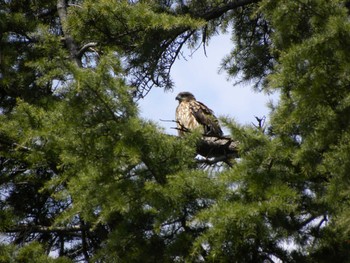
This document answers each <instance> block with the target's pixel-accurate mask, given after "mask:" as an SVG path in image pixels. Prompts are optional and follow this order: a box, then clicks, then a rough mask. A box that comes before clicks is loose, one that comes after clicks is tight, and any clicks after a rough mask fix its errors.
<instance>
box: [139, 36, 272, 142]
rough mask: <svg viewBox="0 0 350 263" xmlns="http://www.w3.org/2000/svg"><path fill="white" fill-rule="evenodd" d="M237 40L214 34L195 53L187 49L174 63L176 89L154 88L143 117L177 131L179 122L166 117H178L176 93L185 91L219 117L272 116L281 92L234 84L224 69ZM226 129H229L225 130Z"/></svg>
mask: <svg viewBox="0 0 350 263" xmlns="http://www.w3.org/2000/svg"><path fill="white" fill-rule="evenodd" d="M232 46H233V43H232V41H231V40H230V35H228V34H226V35H220V36H216V37H213V38H212V39H211V40H210V42H209V46H207V47H206V55H205V53H204V50H203V47H201V48H199V49H198V50H197V51H196V52H195V53H194V54H192V56H191V51H189V50H185V51H184V55H185V59H184V58H182V57H180V58H178V59H177V61H176V62H175V63H174V65H173V68H172V71H171V76H172V79H173V81H174V83H175V85H174V89H173V91H166V92H165V91H164V90H163V89H161V88H153V89H152V90H151V91H150V92H149V93H148V95H147V96H146V97H145V98H144V99H141V100H140V101H139V109H140V113H141V117H143V118H145V119H149V120H152V121H154V122H156V123H158V125H159V126H161V127H163V128H164V130H165V132H166V133H168V134H174V135H175V134H177V131H176V130H175V129H173V127H175V126H176V124H175V123H172V122H165V121H162V120H175V109H176V107H177V105H178V101H176V100H175V97H176V95H177V94H178V93H179V92H182V91H189V92H191V93H193V94H194V96H195V97H196V99H197V100H198V101H201V102H203V103H204V104H205V105H207V106H208V107H209V108H210V109H212V110H213V111H214V113H215V115H216V116H217V117H220V116H225V117H230V118H233V119H234V120H235V121H236V122H238V123H239V124H251V123H255V124H257V122H256V120H255V116H257V117H263V116H266V117H268V115H269V112H270V110H269V108H268V107H267V104H268V102H270V101H271V100H272V101H273V102H274V103H276V101H277V100H278V96H277V94H273V95H269V96H268V95H266V94H264V93H257V92H254V91H253V89H252V87H251V86H249V85H248V84H242V85H234V83H235V80H234V79H230V80H228V75H227V73H226V72H224V71H223V72H220V73H219V69H220V64H221V61H222V59H223V58H224V57H225V56H226V55H228V54H229V53H230V51H231V50H232ZM224 132H225V129H224Z"/></svg>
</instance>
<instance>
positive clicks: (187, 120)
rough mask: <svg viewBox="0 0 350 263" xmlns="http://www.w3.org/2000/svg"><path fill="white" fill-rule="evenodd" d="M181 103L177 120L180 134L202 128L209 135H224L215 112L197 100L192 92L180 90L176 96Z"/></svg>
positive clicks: (177, 110) (177, 112)
mask: <svg viewBox="0 0 350 263" xmlns="http://www.w3.org/2000/svg"><path fill="white" fill-rule="evenodd" d="M176 100H178V101H179V105H178V106H177V108H176V122H177V128H178V131H179V136H183V135H184V134H185V133H186V132H187V131H192V130H195V129H198V128H200V129H201V132H202V133H203V134H204V135H207V136H217V137H221V136H222V135H223V133H222V130H221V128H220V125H219V122H218V120H217V118H216V117H215V116H214V112H213V111H212V110H211V109H209V108H208V107H207V106H205V105H204V104H203V103H201V102H199V101H197V100H196V98H195V97H194V96H193V94H192V93H190V92H180V93H179V94H178V95H177V96H176Z"/></svg>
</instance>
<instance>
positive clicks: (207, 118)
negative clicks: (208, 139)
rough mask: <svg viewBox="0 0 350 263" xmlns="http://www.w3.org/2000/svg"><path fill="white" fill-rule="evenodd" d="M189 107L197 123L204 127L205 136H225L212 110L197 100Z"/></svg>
mask: <svg viewBox="0 0 350 263" xmlns="http://www.w3.org/2000/svg"><path fill="white" fill-rule="evenodd" d="M189 106H190V110H191V112H192V114H193V116H194V117H195V118H196V120H197V122H198V123H200V124H201V125H203V127H204V134H205V135H213V136H222V135H223V132H222V130H221V128H220V125H219V122H218V120H217V118H216V117H215V115H214V112H213V111H212V110H211V109H209V108H208V107H207V106H206V105H204V104H203V103H201V102H199V101H196V100H193V101H191V102H190V104H189Z"/></svg>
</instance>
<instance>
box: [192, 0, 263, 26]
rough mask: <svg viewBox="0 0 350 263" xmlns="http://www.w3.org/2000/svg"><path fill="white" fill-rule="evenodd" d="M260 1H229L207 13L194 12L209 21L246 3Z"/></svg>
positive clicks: (196, 15) (258, 0) (257, 0)
mask: <svg viewBox="0 0 350 263" xmlns="http://www.w3.org/2000/svg"><path fill="white" fill-rule="evenodd" d="M258 2H260V0H236V1H233V2H229V3H227V4H225V5H223V6H220V7H216V8H213V9H212V10H210V11H208V12H206V13H203V14H194V16H195V17H198V18H203V19H205V20H206V21H209V20H212V19H215V18H219V17H220V16H222V15H223V14H224V13H226V12H227V11H230V10H233V9H236V8H238V7H243V6H246V5H250V4H253V3H258Z"/></svg>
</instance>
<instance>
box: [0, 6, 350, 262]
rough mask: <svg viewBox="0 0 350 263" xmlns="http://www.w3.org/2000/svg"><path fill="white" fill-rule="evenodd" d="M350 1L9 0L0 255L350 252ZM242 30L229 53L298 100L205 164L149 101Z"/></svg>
mask: <svg viewBox="0 0 350 263" xmlns="http://www.w3.org/2000/svg"><path fill="white" fill-rule="evenodd" d="M349 6H350V4H349V3H347V1H344V0H343V1H342V0H334V1H328V0H296V1H290V0H260V1H259V0H232V1H224V0H222V1H217V0H205V1H196V0H192V1H177V0H168V1H157V0H145V1H126V0H125V1H124V0H123V1H110V0H100V1H92V0H77V1H66V0H45V1H43V0H38V1H30V0H22V1H20V0H1V1H0V52H1V53H0V62H1V63H0V207H1V210H0V232H1V233H2V234H1V239H2V240H3V241H2V244H1V245H0V262H29V261H28V259H29V258H35V259H37V262H51V261H52V262H77V261H80V260H82V261H85V262H88V261H90V262H174V261H175V262H183V261H189V262H206V261H210V262H331V261H332V260H334V259H337V262H348V261H349V259H350V242H349V240H350V227H349V218H350V203H349V194H350V180H349V178H348V173H349V172H350V89H349V88H350V77H349V76H350V62H349V61H350V60H349V57H350V49H349V47H350V22H349V21H350V20H349V12H350V11H349ZM226 31H230V32H232V41H233V44H232V46H233V49H232V50H231V52H230V51H228V53H229V52H230V53H229V55H227V57H225V58H223V63H222V66H223V69H224V70H226V71H227V72H228V74H229V75H230V76H232V77H233V78H234V79H235V81H251V82H252V83H253V84H254V86H255V88H256V89H257V90H260V91H264V92H275V91H277V92H278V93H279V94H280V100H279V102H278V104H277V105H271V116H269V117H270V123H269V124H268V125H267V126H266V127H254V126H253V127H250V126H240V125H239V124H237V123H235V122H234V121H232V120H230V119H225V120H222V121H223V122H224V123H225V125H226V126H227V128H228V129H229V130H230V132H231V134H230V136H231V137H232V138H233V139H234V140H237V141H239V148H240V158H239V159H238V160H236V162H235V164H234V165H233V167H226V166H225V167H221V168H220V169H216V168H215V167H208V166H206V167H205V168H203V166H201V165H198V163H197V162H196V159H195V155H196V149H195V148H196V142H197V140H198V138H199V136H200V135H198V134H192V135H189V136H186V137H185V138H176V137H174V136H169V135H166V134H164V131H163V130H162V129H160V128H159V127H158V126H157V125H156V124H155V123H151V122H149V121H146V120H143V119H141V118H140V116H139V114H138V110H137V99H138V98H140V97H143V96H145V95H146V94H147V93H148V92H150V91H151V88H152V87H154V86H159V87H162V88H165V89H169V88H172V81H171V78H170V72H171V66H172V64H173V62H174V61H175V59H176V58H177V57H178V55H179V54H180V52H181V50H182V49H183V47H184V46H188V47H189V48H194V47H196V46H197V45H198V44H200V43H202V44H203V45H206V44H207V43H208V41H209V40H210V38H211V37H212V36H214V35H216V34H219V33H220V32H226ZM193 70H197V69H193ZM146 99H147V97H146ZM232 100H234V98H232Z"/></svg>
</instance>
